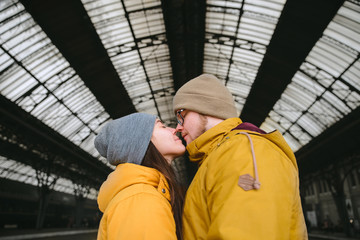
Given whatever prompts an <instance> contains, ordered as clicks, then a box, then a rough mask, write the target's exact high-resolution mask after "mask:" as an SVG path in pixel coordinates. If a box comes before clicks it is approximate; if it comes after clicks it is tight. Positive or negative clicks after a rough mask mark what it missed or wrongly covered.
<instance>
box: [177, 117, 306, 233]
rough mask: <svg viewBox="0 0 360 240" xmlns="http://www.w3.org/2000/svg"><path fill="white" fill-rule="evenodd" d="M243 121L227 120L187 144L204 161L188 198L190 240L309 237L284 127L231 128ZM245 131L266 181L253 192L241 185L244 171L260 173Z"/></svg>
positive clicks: (186, 216)
mask: <svg viewBox="0 0 360 240" xmlns="http://www.w3.org/2000/svg"><path fill="white" fill-rule="evenodd" d="M240 123H241V120H240V119H239V118H230V119H227V120H225V121H223V122H222V123H220V124H218V125H216V126H215V127H213V128H211V129H209V130H208V131H206V132H205V133H203V134H202V135H201V136H199V137H198V138H197V139H196V140H195V141H193V142H191V143H190V144H189V145H188V146H187V150H188V152H189V157H190V160H191V161H194V162H198V163H199V165H200V166H199V169H198V171H197V173H196V175H195V177H194V179H193V181H192V183H191V185H190V187H189V189H188V191H187V195H186V199H185V208H184V215H183V221H184V224H183V232H184V239H185V240H194V239H196V240H201V239H234V240H235V239H236V240H264V239H266V240H293V239H307V231H306V226H305V221H304V216H303V212H302V207H301V202H300V194H299V179H298V168H297V163H296V159H295V156H294V154H293V152H292V151H291V149H290V147H289V146H288V145H287V144H286V142H285V140H284V138H283V137H282V135H281V134H280V133H279V132H278V131H275V132H272V133H269V134H261V133H257V132H252V131H248V130H233V131H231V130H232V129H233V128H235V127H236V126H238V125H239V124H240ZM244 132H246V133H248V134H249V136H250V138H251V141H252V143H253V148H254V153H255V157H256V165H257V173H258V177H259V179H258V180H259V182H260V188H259V189H252V190H248V191H245V190H244V189H243V188H241V187H240V186H239V185H238V180H239V177H240V176H241V175H244V174H250V175H251V176H252V177H254V178H255V177H256V176H255V167H254V162H253V158H252V151H251V145H250V140H249V139H248V137H247V135H244V134H241V133H244Z"/></svg>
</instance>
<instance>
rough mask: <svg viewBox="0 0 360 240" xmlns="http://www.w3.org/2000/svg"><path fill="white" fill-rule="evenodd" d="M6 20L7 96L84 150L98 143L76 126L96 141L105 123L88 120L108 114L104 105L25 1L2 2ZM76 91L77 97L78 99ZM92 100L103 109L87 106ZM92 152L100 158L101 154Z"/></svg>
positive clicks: (2, 44) (1, 26)
mask: <svg viewBox="0 0 360 240" xmlns="http://www.w3.org/2000/svg"><path fill="white" fill-rule="evenodd" d="M5 6H7V8H6V7H5ZM0 19H3V20H2V22H1V23H0V32H1V38H0V54H1V55H0V56H1V58H0V61H1V64H0V66H1V72H0V74H1V78H0V91H1V94H2V95H3V96H5V97H6V98H8V99H10V100H11V101H13V102H15V103H16V104H18V105H19V106H20V107H21V108H23V109H24V110H25V111H27V112H29V113H30V114H32V115H33V116H34V117H37V118H38V119H39V120H41V121H42V122H44V123H45V124H46V125H48V126H49V127H51V128H53V129H54V130H56V131H59V133H60V134H62V135H63V136H64V137H66V138H68V139H69V140H70V141H73V143H75V144H76V145H78V146H80V147H81V148H83V149H84V150H85V149H89V148H91V147H93V145H92V143H91V142H89V141H88V144H90V145H89V146H87V145H84V143H83V140H84V138H88V135H89V134H87V135H86V136H85V134H84V133H83V132H82V131H78V134H77V135H76V136H74V130H75V129H81V128H84V129H87V130H88V131H90V132H91V133H92V135H91V138H92V139H93V137H94V135H95V134H94V133H95V132H94V131H95V129H98V128H99V125H102V124H103V123H104V122H97V124H98V126H94V125H92V126H89V125H87V124H88V122H90V121H91V119H94V118H97V116H99V115H101V114H105V115H107V114H106V113H105V110H104V109H103V107H102V106H101V104H99V103H98V102H97V100H96V98H95V97H94V96H93V95H92V93H91V92H90V91H89V89H88V88H87V87H86V86H85V85H84V83H83V81H82V80H81V79H80V78H79V77H78V76H77V75H76V73H75V71H74V70H73V69H72V68H71V67H69V64H68V62H67V61H66V59H65V58H63V56H62V55H61V53H60V52H59V51H58V50H57V49H56V47H55V46H54V45H53V44H52V43H51V40H50V39H49V38H48V37H47V36H46V34H45V33H44V32H43V31H42V29H41V28H40V27H39V26H38V25H37V24H36V23H35V21H34V20H33V19H32V17H31V16H30V15H29V14H28V13H27V12H26V11H25V9H24V7H23V6H22V4H20V3H19V2H17V1H11V2H10V3H9V2H8V3H4V2H3V1H2V2H1V10H0ZM79 94H81V95H79ZM74 95H76V98H77V99H78V100H77V101H72V99H73V98H74ZM90 102H92V104H93V105H94V106H97V108H96V109H95V108H93V109H92V111H89V110H88V109H86V108H85V106H86V104H89V103H90ZM73 103H74V106H72V104H73ZM84 113H86V114H84ZM105 119H109V116H107V117H106V118H105ZM105 121H106V120H105ZM93 123H94V121H93ZM92 155H93V156H95V157H99V155H98V153H95V152H92Z"/></svg>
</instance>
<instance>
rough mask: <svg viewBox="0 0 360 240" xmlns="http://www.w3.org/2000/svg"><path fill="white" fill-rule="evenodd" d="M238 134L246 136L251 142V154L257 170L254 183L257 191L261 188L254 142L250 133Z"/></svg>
mask: <svg viewBox="0 0 360 240" xmlns="http://www.w3.org/2000/svg"><path fill="white" fill-rule="evenodd" d="M238 134H244V135H246V136H247V137H248V139H249V141H250V147H251V154H252V158H253V163H254V170H255V181H254V184H253V186H254V188H255V189H259V188H260V182H259V175H258V170H257V165H256V158H255V151H254V145H253V142H252V140H251V137H250V135H249V134H248V133H246V132H239V133H238Z"/></svg>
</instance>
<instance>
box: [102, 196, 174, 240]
mask: <svg viewBox="0 0 360 240" xmlns="http://www.w3.org/2000/svg"><path fill="white" fill-rule="evenodd" d="M107 225H108V231H107V234H108V238H107V239H114V240H115V239H135V240H136V239H144V240H147V239H148V240H151V239H159V240H171V239H176V230H175V221H174V218H173V215H172V211H171V206H170V204H169V202H167V200H166V199H165V198H163V197H162V196H157V194H152V193H148V192H143V193H138V194H136V195H133V196H131V197H129V198H127V199H124V200H122V201H121V202H119V203H117V204H114V207H113V209H112V211H111V213H109V214H108V216H107Z"/></svg>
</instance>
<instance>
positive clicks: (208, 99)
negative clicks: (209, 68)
mask: <svg viewBox="0 0 360 240" xmlns="http://www.w3.org/2000/svg"><path fill="white" fill-rule="evenodd" d="M182 108H183V109H187V110H191V111H194V112H198V113H201V114H203V115H208V116H212V117H217V118H220V119H227V118H233V117H238V114H237V111H236V107H235V102H234V99H233V96H232V95H231V93H230V91H229V90H228V89H227V88H226V86H225V85H224V84H223V83H222V82H221V81H220V80H219V79H217V78H216V77H215V76H213V75H210V74H202V75H200V76H198V77H196V78H194V79H192V80H190V81H188V82H187V83H186V84H184V85H183V86H182V87H181V88H180V89H179V90H178V91H177V92H176V94H175V96H174V100H173V110H174V112H176V111H177V110H179V109H182Z"/></svg>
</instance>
